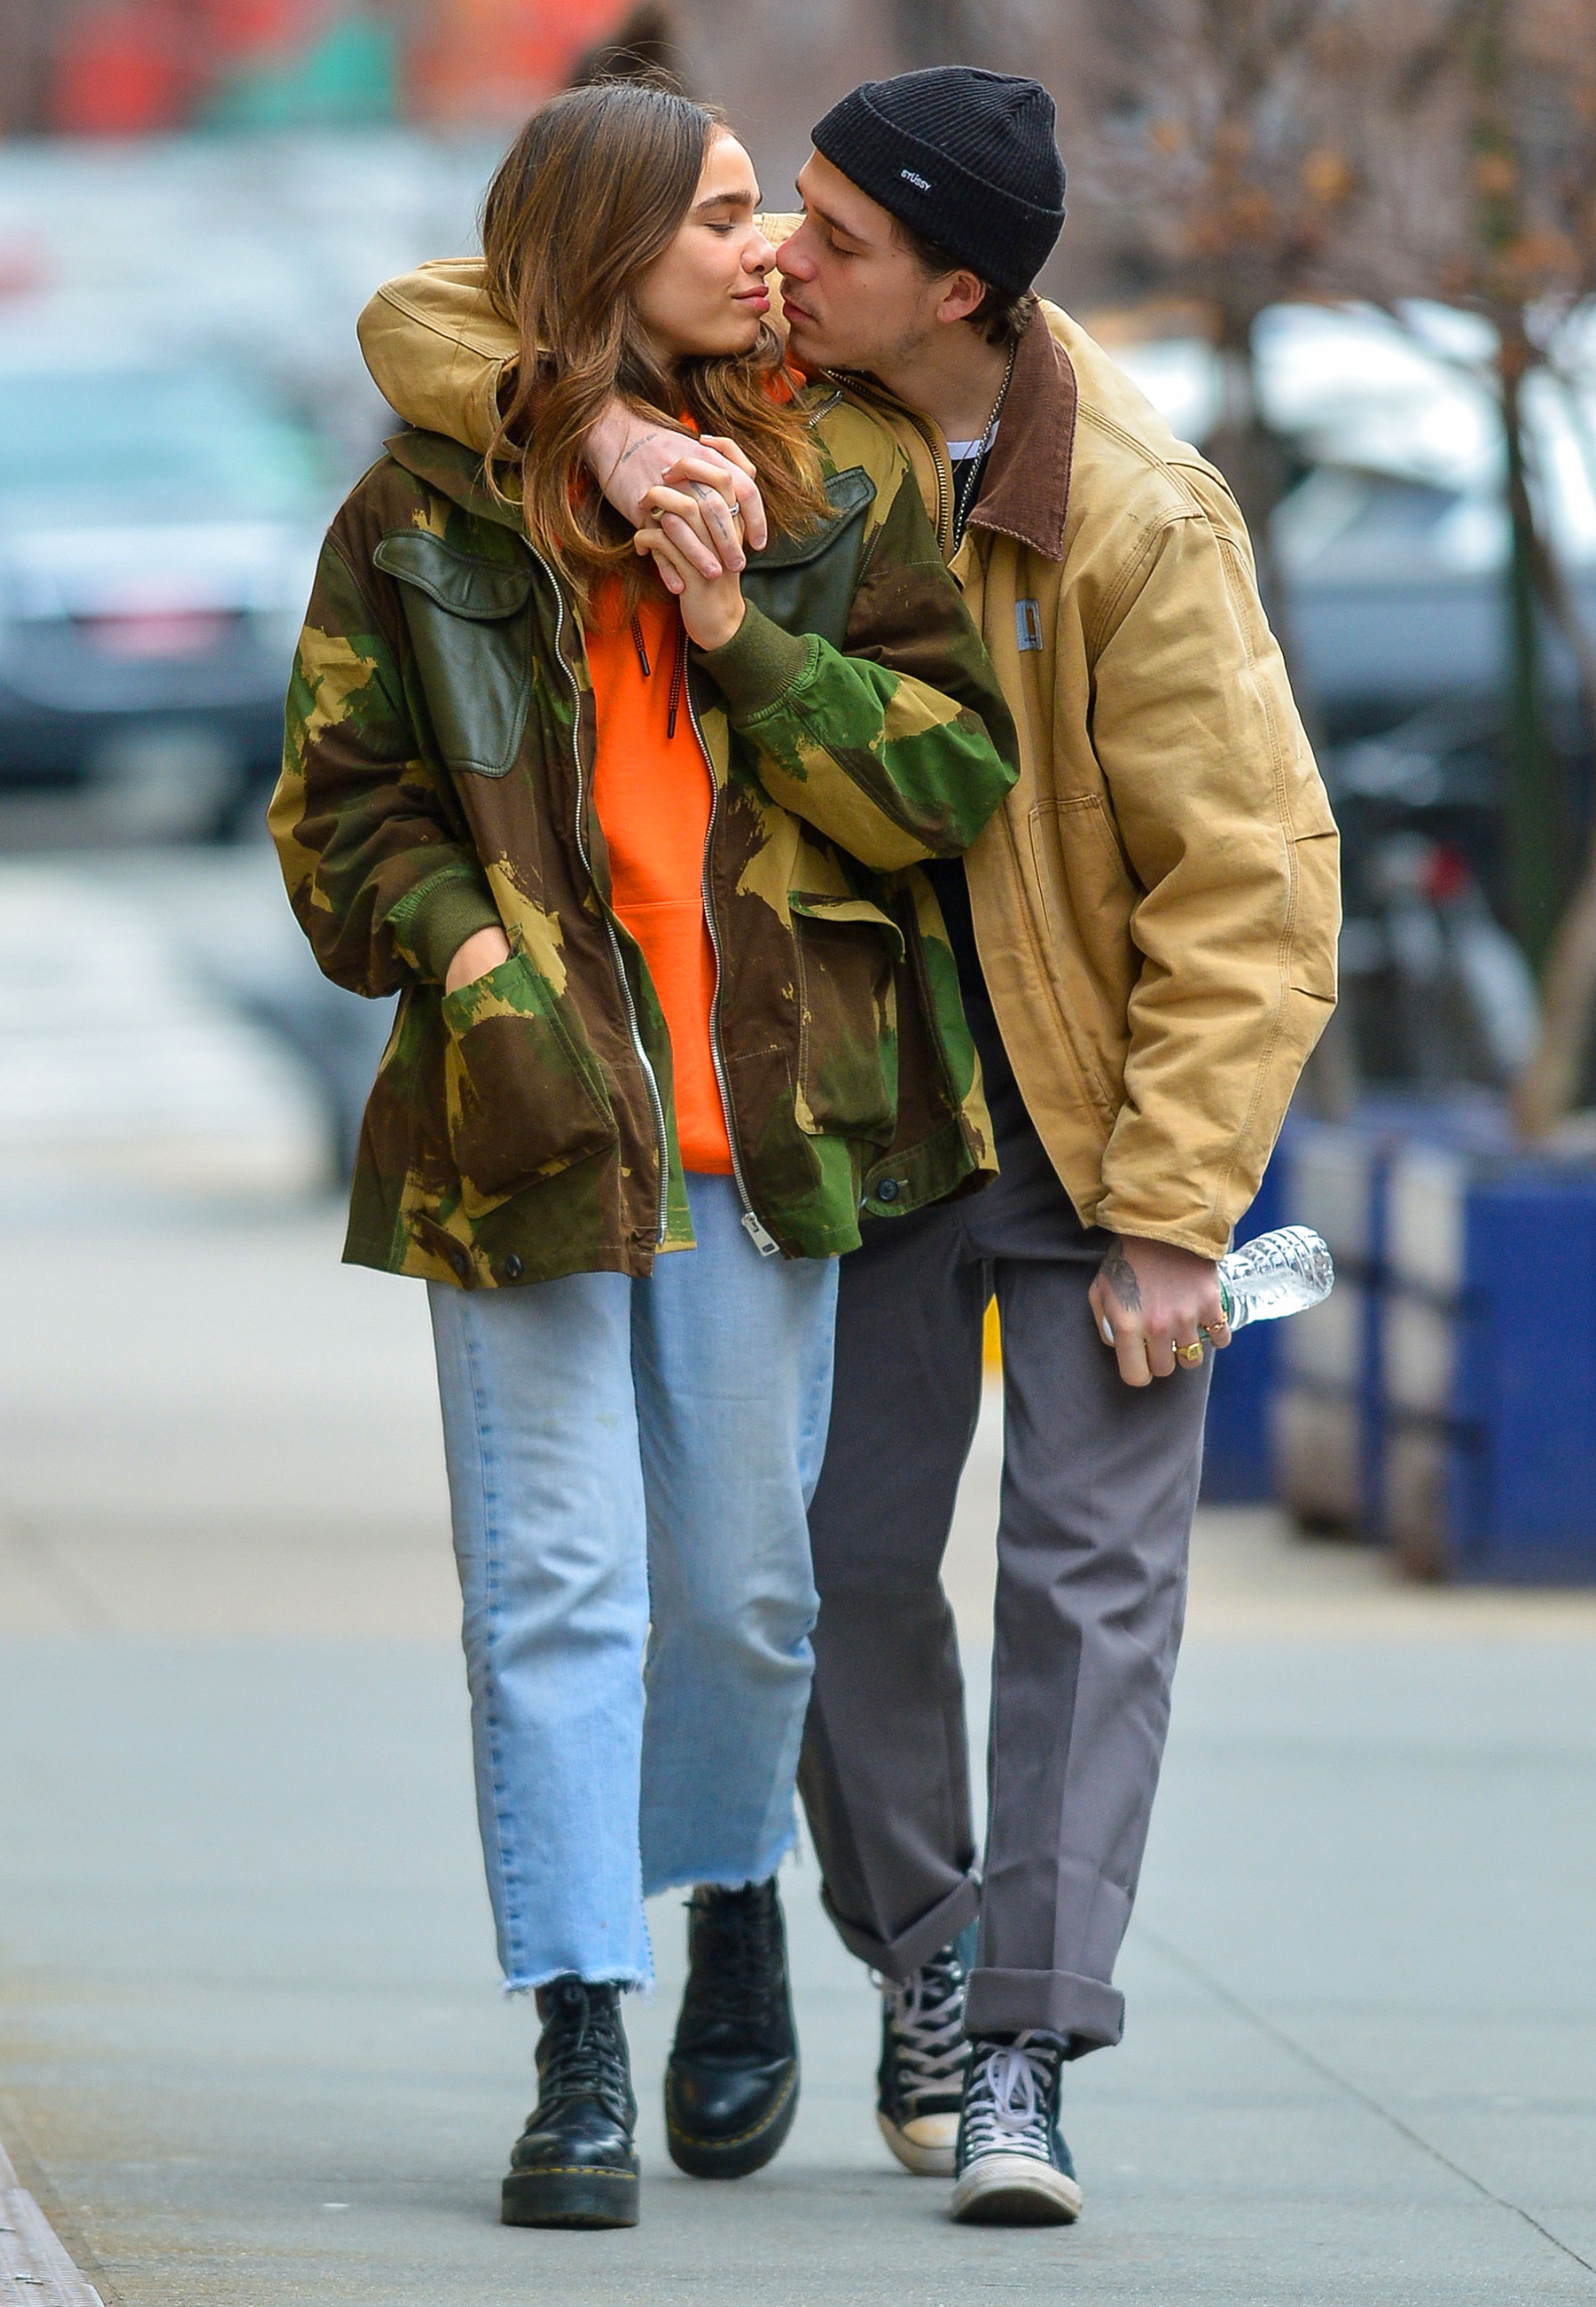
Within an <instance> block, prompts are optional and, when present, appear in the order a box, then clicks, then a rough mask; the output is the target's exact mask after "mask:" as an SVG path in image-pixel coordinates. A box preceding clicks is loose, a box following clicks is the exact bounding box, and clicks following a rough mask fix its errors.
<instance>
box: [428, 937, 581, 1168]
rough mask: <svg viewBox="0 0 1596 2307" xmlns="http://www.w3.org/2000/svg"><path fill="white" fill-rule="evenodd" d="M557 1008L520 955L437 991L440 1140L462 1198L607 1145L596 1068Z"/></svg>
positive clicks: (576, 1029) (559, 1003)
mask: <svg viewBox="0 0 1596 2307" xmlns="http://www.w3.org/2000/svg"><path fill="white" fill-rule="evenodd" d="M564 1008H565V1004H564V1002H563V1000H562V997H561V996H560V995H559V994H557V993H556V992H555V991H554V989H553V986H552V985H551V984H550V983H549V981H548V980H547V978H546V977H545V976H544V975H543V973H541V971H539V970H537V969H535V968H534V967H533V965H532V964H531V963H530V962H529V961H528V959H527V957H526V956H525V955H524V954H521V953H512V954H511V956H510V959H509V960H508V961H502V962H501V963H500V964H499V966H498V967H497V969H491V970H489V972H488V973H487V975H486V976H485V977H478V978H476V979H475V980H474V981H473V982H471V983H470V984H469V985H462V986H461V987H459V990H458V991H456V992H453V993H447V994H445V995H444V997H443V1023H444V1025H446V1026H447V1027H448V1029H449V1047H448V1050H447V1051H446V1053H445V1058H444V1090H445V1096H446V1100H447V1106H448V1114H449V1140H450V1146H451V1147H452V1149H453V1153H454V1158H455V1160H456V1162H458V1163H459V1171H460V1176H461V1179H462V1180H463V1181H464V1183H465V1185H466V1187H467V1188H468V1196H469V1195H470V1194H471V1193H473V1192H474V1193H475V1194H476V1196H478V1197H479V1198H488V1199H492V1198H502V1196H504V1195H506V1194H510V1193H512V1192H514V1190H515V1189H516V1188H517V1187H519V1186H522V1185H526V1184H528V1182H529V1181H530V1180H531V1179H534V1178H540V1177H541V1178H547V1177H553V1175H554V1174H555V1173H556V1172H557V1171H561V1170H566V1169H569V1168H570V1167H571V1163H572V1162H579V1161H581V1160H582V1159H583V1157H584V1156H585V1155H587V1154H589V1153H597V1152H598V1151H599V1150H600V1149H601V1148H602V1147H604V1146H606V1145H614V1143H615V1140H616V1136H617V1131H616V1128H615V1119H614V1112H613V1111H612V1109H611V1105H610V1097H609V1089H608V1085H607V1084H606V1083H605V1078H604V1074H603V1071H602V1069H601V1068H600V1067H599V1064H598V1061H597V1059H596V1058H595V1057H594V1056H593V1054H592V1052H591V1051H589V1050H588V1049H587V1048H586V1047H585V1042H586V1036H585V1035H582V1034H581V1027H580V1025H579V1024H577V1025H574V1026H573V1025H572V1024H571V1021H570V1020H569V1019H568V1018H567V1016H565V1015H564V1014H563V1012H564ZM579 1035H580V1036H581V1038H580V1040H579V1038H578V1037H579Z"/></svg>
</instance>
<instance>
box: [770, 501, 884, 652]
mask: <svg viewBox="0 0 1596 2307" xmlns="http://www.w3.org/2000/svg"><path fill="white" fill-rule="evenodd" d="M826 494H827V496H828V499H829V500H830V503H831V513H830V518H829V519H826V520H822V521H821V522H820V523H819V526H818V527H814V528H811V529H807V530H805V532H804V534H803V535H802V536H777V537H775V538H773V539H772V540H771V542H770V544H768V545H767V546H766V548H765V550H764V551H763V553H750V554H749V556H748V566H747V568H746V569H745V570H743V572H742V591H743V596H744V598H745V599H747V600H750V601H751V602H752V603H753V604H754V606H755V607H756V608H759V609H762V610H763V611H764V613H765V614H766V616H768V618H769V619H770V621H771V622H772V623H773V624H777V625H780V626H781V627H782V629H783V630H784V631H785V632H789V633H818V634H819V637H820V639H822V640H826V641H829V642H830V643H831V645H832V647H833V648H842V646H843V643H844V641H845V639H846V637H847V630H848V612H849V611H850V609H851V608H852V607H853V605H854V592H855V590H856V588H857V586H858V581H859V563H860V559H861V556H862V551H863V545H864V517H865V514H866V513H867V512H868V511H869V510H870V508H871V505H872V504H873V503H874V502H875V496H876V488H875V483H874V482H873V481H872V480H871V477H870V475H869V474H868V473H867V472H865V471H864V469H863V467H862V466H859V465H851V466H850V467H848V469H847V471H846V472H845V473H833V474H832V476H831V478H830V479H829V480H828V482H827V484H826Z"/></svg>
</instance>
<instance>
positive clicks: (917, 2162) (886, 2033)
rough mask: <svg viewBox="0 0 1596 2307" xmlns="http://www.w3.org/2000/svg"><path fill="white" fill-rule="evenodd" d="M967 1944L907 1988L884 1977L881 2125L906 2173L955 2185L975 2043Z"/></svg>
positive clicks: (927, 1967) (935, 1959) (946, 1952)
mask: <svg viewBox="0 0 1596 2307" xmlns="http://www.w3.org/2000/svg"><path fill="white" fill-rule="evenodd" d="M968 1977H969V1969H968V1964H967V1961H966V1960H965V1950H964V1945H963V1943H962V1942H961V1941H956V1942H955V1943H954V1944H953V1945H952V1946H945V1947H944V1948H943V1949H942V1951H941V1952H940V1954H934V1955H932V1957H931V1960H930V1961H929V1962H925V1963H922V1964H921V1966H920V1968H919V1969H918V1970H917V1971H915V1972H914V1974H913V1975H912V1977H909V1978H907V1979H905V1981H904V1983H903V1985H901V1986H900V1985H898V1984H897V1981H896V1980H894V1979H890V1978H883V1979H881V1980H880V1988H881V2063H880V2067H879V2068H878V2069H877V2070H876V2121H877V2122H878V2123H880V2127H881V2136H882V2138H883V2139H884V2140H886V2141H887V2144H888V2147H890V2148H891V2149H892V2151H893V2153H894V2154H895V2155H896V2156H897V2159H898V2161H899V2162H900V2163H901V2164H902V2165H903V2166H904V2168H905V2171H913V2172H914V2173H915V2174H917V2175H919V2176H921V2177H922V2178H935V2179H951V2178H952V2176H953V2150H954V2144H955V2141H956V2140H957V2136H958V2114H959V2106H960V2105H961V2103H962V2100H963V2096H964V2088H965V2066H966V2065H967V2064H968V2062H969V2056H970V2045H969V2044H968V2043H967V2042H966V2041H965V1981H966V1980H967V1978H968Z"/></svg>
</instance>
